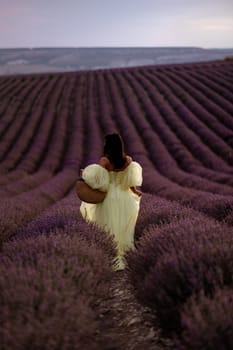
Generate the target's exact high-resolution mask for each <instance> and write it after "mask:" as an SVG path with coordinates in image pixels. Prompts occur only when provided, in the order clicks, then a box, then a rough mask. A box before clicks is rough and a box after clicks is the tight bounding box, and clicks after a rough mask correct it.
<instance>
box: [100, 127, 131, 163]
mask: <svg viewBox="0 0 233 350" xmlns="http://www.w3.org/2000/svg"><path fill="white" fill-rule="evenodd" d="M104 155H105V157H107V158H108V159H109V161H110V162H111V163H112V164H113V165H114V168H115V169H120V168H122V167H123V166H124V165H125V162H126V155H125V152H124V145H123V141H122V139H121V137H120V135H119V134H117V133H113V134H108V135H106V136H105V145H104Z"/></svg>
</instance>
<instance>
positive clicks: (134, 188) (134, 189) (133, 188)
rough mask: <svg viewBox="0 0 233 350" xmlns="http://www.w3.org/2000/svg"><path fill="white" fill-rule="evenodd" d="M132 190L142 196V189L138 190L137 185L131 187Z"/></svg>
mask: <svg viewBox="0 0 233 350" xmlns="http://www.w3.org/2000/svg"><path fill="white" fill-rule="evenodd" d="M130 189H131V191H133V193H135V194H136V195H137V196H138V197H141V196H142V191H140V190H138V189H137V188H136V187H130Z"/></svg>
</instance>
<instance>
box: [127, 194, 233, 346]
mask: <svg viewBox="0 0 233 350" xmlns="http://www.w3.org/2000/svg"><path fill="white" fill-rule="evenodd" d="M146 203H147V204H146V206H145V208H144V210H145V211H148V210H151V211H152V212H153V213H154V215H153V218H154V220H152V217H151V216H150V217H148V218H147V219H146V218H145V217H144V215H143V214H144V213H141V216H142V217H139V224H140V225H141V229H142V230H143V231H142V232H141V234H140V239H139V241H138V242H137V244H136V247H137V249H136V250H135V251H131V252H130V253H128V255H127V261H128V275H129V279H130V281H131V283H132V285H133V286H134V288H135V293H136V295H137V297H138V299H139V300H140V301H141V302H142V303H143V304H145V305H147V306H148V307H149V308H150V310H151V311H152V312H153V313H154V314H155V316H156V319H157V320H158V321H159V324H160V325H161V327H162V328H163V329H164V331H165V332H166V333H167V334H168V335H169V336H174V335H175V336H178V337H180V336H181V337H183V339H186V340H187V338H188V337H186V335H187V333H188V332H189V333H190V334H192V331H193V332H194V331H195V330H194V329H192V328H191V326H192V322H194V325H195V322H196V332H197V334H196V336H197V338H196V339H197V342H198V341H199V339H198V337H199V336H200V337H201V336H202V334H201V331H200V333H199V332H198V329H197V324H198V321H200V320H198V319H195V310H197V309H198V308H199V305H200V307H201V305H202V300H200V301H199V297H200V295H201V294H204V295H205V296H206V298H209V299H211V298H212V296H213V294H214V293H216V292H217V291H218V290H223V289H225V288H228V289H229V291H230V290H231V293H232V290H233V280H232V276H233V265H232V258H231V256H232V254H233V240H232V233H233V231H232V228H230V227H229V226H225V225H223V224H219V223H217V222H216V221H214V220H211V219H207V218H206V217H204V216H202V215H200V214H198V213H197V212H196V213H195V212H193V211H192V210H191V209H189V208H186V209H185V208H184V210H179V208H178V207H177V205H176V204H174V205H172V203H168V204H166V203H165V201H163V202H161V201H160V200H158V199H156V198H154V199H153V198H150V200H149V198H148V200H147V202H146ZM229 293H230V292H229ZM191 300H192V303H191ZM222 301H223V302H224V300H222ZM190 304H192V308H190ZM214 305H215V306H216V304H213V306H214ZM184 310H185V311H184ZM215 316H216V315H215ZM220 316H221V317H222V319H223V315H221V314H220ZM203 317H205V316H204V315H203ZM212 317H214V315H213V314H212ZM227 317H228V319H229V317H230V314H228V316H226V318H227ZM185 319H186V320H187V319H188V320H189V324H187V323H185ZM212 320H213V319H212ZM216 324H220V322H219V323H218V322H217V321H216ZM206 326H207V325H206ZM209 327H210V328H209V331H210V332H211V333H213V335H217V333H215V332H216V330H215V329H214V327H213V326H212V329H211V326H210V325H209ZM206 336H207V335H206ZM218 336H220V335H218ZM203 337H204V335H203ZM226 337H227V334H226ZM187 341H189V342H190V343H189V344H190V348H191V349H192V347H191V344H192V343H195V340H194V339H192V338H189V340H187ZM212 342H214V337H213V338H212ZM213 344H214V343H213ZM213 344H212V346H213ZM184 349H189V347H188V346H187V347H184ZM193 349H197V347H193ZM211 349H212V348H211Z"/></svg>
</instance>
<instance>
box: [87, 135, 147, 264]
mask: <svg viewBox="0 0 233 350" xmlns="http://www.w3.org/2000/svg"><path fill="white" fill-rule="evenodd" d="M82 178H83V180H84V181H85V182H86V183H87V184H88V185H89V186H90V187H92V188H94V189H98V190H100V191H103V192H106V196H105V198H104V200H103V201H102V202H101V203H98V204H90V203H86V202H82V203H81V206H80V211H81V214H82V216H83V217H84V219H85V220H86V221H88V222H94V223H96V224H97V226H99V227H100V228H101V229H103V230H104V231H106V232H109V233H110V234H111V235H112V236H113V238H114V240H115V242H116V244H117V251H118V255H117V259H116V263H115V269H116V270H121V269H124V267H125V262H124V254H125V252H126V251H127V250H129V249H131V248H134V229H135V224H136V220H137V217H138V212H139V205H140V197H141V192H140V191H139V190H138V189H137V187H136V186H141V184H142V168H141V166H140V164H139V163H137V162H135V161H133V160H132V158H131V157H130V156H128V155H126V154H125V152H124V147H123V142H122V139H121V137H120V135H119V134H116V133H114V134H109V135H107V136H105V145H104V156H103V157H101V158H100V161H99V164H91V165H89V166H87V167H86V168H85V169H84V170H83V172H82Z"/></svg>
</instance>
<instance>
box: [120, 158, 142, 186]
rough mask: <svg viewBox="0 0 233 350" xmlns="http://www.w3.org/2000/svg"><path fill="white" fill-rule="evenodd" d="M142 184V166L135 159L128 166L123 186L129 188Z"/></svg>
mask: <svg viewBox="0 0 233 350" xmlns="http://www.w3.org/2000/svg"><path fill="white" fill-rule="evenodd" d="M141 184H142V167H141V165H140V164H139V163H137V162H135V161H133V162H131V163H130V165H129V166H128V167H127V169H126V172H125V176H124V180H123V187H124V188H129V187H133V186H141Z"/></svg>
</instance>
